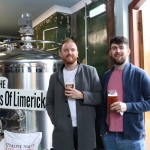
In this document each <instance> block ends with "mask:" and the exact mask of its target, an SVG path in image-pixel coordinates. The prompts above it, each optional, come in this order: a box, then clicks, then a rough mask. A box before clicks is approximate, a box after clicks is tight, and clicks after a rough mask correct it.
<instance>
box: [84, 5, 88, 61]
mask: <svg viewBox="0 0 150 150" xmlns="http://www.w3.org/2000/svg"><path fill="white" fill-rule="evenodd" d="M84 19H85V64H88V34H87V26H88V23H87V4H86V3H85V16H84Z"/></svg>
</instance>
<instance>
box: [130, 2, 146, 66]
mask: <svg viewBox="0 0 150 150" xmlns="http://www.w3.org/2000/svg"><path fill="white" fill-rule="evenodd" d="M145 1H146V0H133V1H132V2H131V3H130V4H129V6H128V10H129V12H128V13H129V47H130V49H131V54H130V62H131V63H132V64H134V65H136V63H135V55H136V53H139V50H138V49H137V48H136V47H134V45H135V44H139V43H138V42H137V41H136V40H135V38H134V33H133V28H134V16H133V10H137V11H138V10H139V8H140V7H141V6H142V5H143V4H144V2H145ZM136 59H137V58H136ZM139 61H140V60H139Z"/></svg>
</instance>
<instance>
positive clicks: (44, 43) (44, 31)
mask: <svg viewBox="0 0 150 150" xmlns="http://www.w3.org/2000/svg"><path fill="white" fill-rule="evenodd" d="M54 29H58V27H54V28H49V29H45V30H43V41H44V40H45V31H50V30H54ZM56 31H57V30H56ZM44 48H45V43H43V49H44Z"/></svg>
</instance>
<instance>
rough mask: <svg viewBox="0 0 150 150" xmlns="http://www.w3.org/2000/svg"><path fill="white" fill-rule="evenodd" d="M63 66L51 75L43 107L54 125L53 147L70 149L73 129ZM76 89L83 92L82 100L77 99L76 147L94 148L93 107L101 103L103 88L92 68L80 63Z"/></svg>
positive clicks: (94, 114) (88, 149)
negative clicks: (65, 92) (65, 93)
mask: <svg viewBox="0 0 150 150" xmlns="http://www.w3.org/2000/svg"><path fill="white" fill-rule="evenodd" d="M63 68H64V65H63V66H62V67H61V68H60V69H59V70H58V71H57V72H55V73H54V74H52V75H51V77H50V82H49V88H48V92H47V97H46V110H47V112H48V115H49V117H50V119H51V122H52V124H53V125H54V130H53V147H54V149H55V150H73V149H74V148H73V147H74V146H73V128H72V122H71V115H70V109H69V105H68V99H67V97H66V96H65V95H64V90H65V85H64V78H63ZM75 86H76V89H77V90H79V91H82V92H83V95H84V100H76V107H77V108H76V110H77V130H78V150H93V149H94V148H95V147H96V134H95V117H96V113H95V107H94V105H98V104H100V102H101V95H102V87H101V83H100V79H99V77H98V74H97V71H96V69H95V68H94V67H91V66H88V65H82V64H79V66H78V70H77V73H76V75H75Z"/></svg>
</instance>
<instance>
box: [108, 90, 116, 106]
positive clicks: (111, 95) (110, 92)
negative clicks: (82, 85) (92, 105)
mask: <svg viewBox="0 0 150 150" xmlns="http://www.w3.org/2000/svg"><path fill="white" fill-rule="evenodd" d="M117 101H118V93H117V91H116V90H108V105H109V107H110V105H111V104H112V103H114V102H117Z"/></svg>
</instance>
